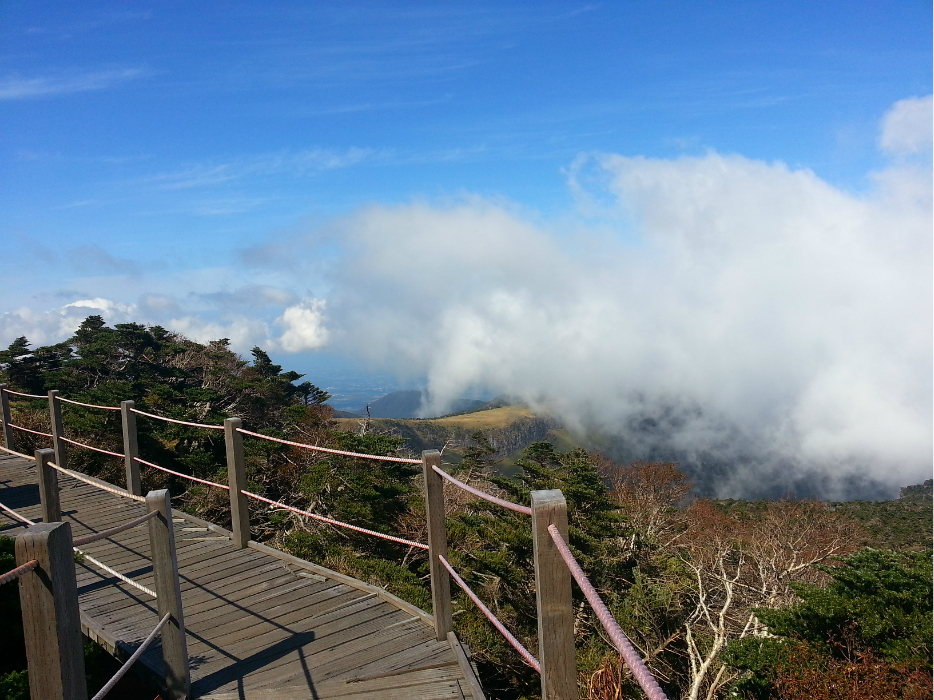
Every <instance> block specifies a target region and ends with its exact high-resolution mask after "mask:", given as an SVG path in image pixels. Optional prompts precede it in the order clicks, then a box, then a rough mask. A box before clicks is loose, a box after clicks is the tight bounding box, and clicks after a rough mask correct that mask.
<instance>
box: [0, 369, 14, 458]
mask: <svg viewBox="0 0 934 700" xmlns="http://www.w3.org/2000/svg"><path fill="white" fill-rule="evenodd" d="M6 388H7V385H6V384H0V415H2V416H3V442H4V443H5V444H6V448H7V449H8V450H15V449H16V448H15V447H13V428H11V427H10V423H12V422H13V418H12V417H11V416H10V395H9V394H8V393H6Z"/></svg>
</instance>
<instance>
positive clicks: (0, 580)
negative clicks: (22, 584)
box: [0, 559, 39, 586]
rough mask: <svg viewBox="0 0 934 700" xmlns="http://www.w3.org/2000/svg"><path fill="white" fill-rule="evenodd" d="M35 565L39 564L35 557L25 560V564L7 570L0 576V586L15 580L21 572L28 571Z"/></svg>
mask: <svg viewBox="0 0 934 700" xmlns="http://www.w3.org/2000/svg"><path fill="white" fill-rule="evenodd" d="M37 566H39V561H38V560H37V559H33V560H31V561H27V562H26V563H25V564H21V565H20V566H17V567H16V568H15V569H13V570H12V571H7V572H6V573H5V574H3V576H0V586H2V585H3V584H4V583H9V582H10V581H15V580H16V579H18V578H19V577H20V576H22V575H23V574H26V573H29V572H30V571H32V570H33V569H35V568H36V567H37Z"/></svg>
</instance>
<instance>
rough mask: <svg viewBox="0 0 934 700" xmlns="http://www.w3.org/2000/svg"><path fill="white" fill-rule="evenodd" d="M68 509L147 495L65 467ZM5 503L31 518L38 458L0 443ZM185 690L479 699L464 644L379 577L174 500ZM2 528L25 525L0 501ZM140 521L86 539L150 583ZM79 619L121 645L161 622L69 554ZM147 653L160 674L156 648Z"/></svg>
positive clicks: (81, 520)
mask: <svg viewBox="0 0 934 700" xmlns="http://www.w3.org/2000/svg"><path fill="white" fill-rule="evenodd" d="M59 485H60V487H61V505H62V519H63V520H64V521H66V522H70V523H71V526H72V533H73V535H74V536H75V537H80V536H82V535H85V534H89V533H91V532H97V531H100V530H103V529H106V528H108V527H113V526H115V525H119V524H120V523H123V522H126V521H128V520H130V519H132V518H135V517H138V516H140V515H143V514H144V513H145V512H146V509H145V506H144V505H143V504H141V503H137V502H134V501H130V500H127V499H123V498H120V497H119V496H115V495H112V494H109V493H106V492H104V491H101V490H99V489H97V488H94V487H93V486H90V485H88V484H84V483H81V482H79V481H76V480H74V479H72V478H70V477H67V476H65V475H61V474H60V475H59ZM0 502H2V503H3V504H4V505H6V506H7V507H9V508H13V509H14V510H16V511H18V512H19V513H21V514H22V515H24V516H26V517H27V518H30V519H31V520H34V521H39V520H40V519H41V516H40V508H39V490H38V486H37V476H36V469H35V464H34V463H33V462H31V461H29V460H26V459H21V458H19V457H10V456H0ZM173 516H174V518H173V520H174V524H175V538H176V544H177V552H178V564H179V574H180V577H181V589H182V603H183V611H184V617H185V627H186V631H187V639H188V654H189V658H190V663H191V680H192V697H193V698H203V699H204V700H253V699H256V700H280V699H281V700H286V699H288V700H324V699H325V698H328V699H331V700H484V698H483V694H482V691H480V689H479V685H478V684H477V682H476V678H475V676H474V674H473V671H472V669H471V667H470V664H469V662H468V660H467V657H466V656H465V653H464V650H463V649H462V648H461V645H460V644H459V643H458V642H457V641H456V638H453V635H452V638H451V639H450V640H449V641H447V642H439V641H437V640H436V638H435V633H434V630H433V627H432V623H431V617H430V616H429V615H427V613H425V612H424V611H422V610H419V609H417V608H415V607H413V606H411V605H409V604H407V603H405V602H403V601H401V600H399V599H398V598H395V597H394V596H392V595H390V594H388V593H386V592H385V591H384V590H382V589H381V588H376V587H374V586H370V585H367V584H365V583H362V582H360V581H357V580H355V579H351V578H349V577H346V576H342V575H341V574H338V573H336V572H333V571H330V570H328V569H325V568H323V567H319V566H316V565H314V564H311V563H309V562H306V561H303V560H300V559H296V558H294V557H290V556H289V555H287V554H283V553H282V552H278V551H276V550H273V549H270V548H268V547H265V546H263V545H258V544H255V543H252V542H251V543H250V546H249V547H248V548H247V549H239V548H237V547H235V546H234V545H233V543H232V542H231V539H230V533H229V532H228V531H227V530H224V529H222V528H220V527H218V526H216V525H213V524H211V523H207V522H204V521H203V520H200V519H198V518H195V517H193V516H190V515H187V514H186V513H182V512H179V511H173ZM0 523H3V527H2V528H0V529H2V531H3V534H5V535H8V536H14V535H15V534H16V533H17V532H19V531H20V530H21V529H22V528H23V527H24V525H23V524H22V523H20V522H18V521H16V520H15V519H13V518H12V517H11V516H9V515H7V514H5V513H0ZM146 533H147V531H146V528H145V527H139V528H135V529H133V530H129V531H127V532H124V533H121V534H118V535H116V536H115V537H114V538H112V539H109V540H102V541H99V542H95V543H93V544H90V545H87V546H85V547H82V551H84V552H86V553H87V554H88V555H89V556H91V557H94V558H96V559H98V560H100V561H101V562H102V563H104V564H106V565H107V566H110V567H112V568H113V569H116V570H118V571H120V572H121V573H123V574H125V575H127V576H130V577H131V578H133V579H135V580H136V581H138V582H139V583H141V584H143V585H145V586H149V587H152V586H153V580H152V579H153V577H152V566H151V563H150V558H149V538H148V536H147V534H146ZM76 569H77V575H78V594H79V601H80V606H81V618H82V628H83V631H84V632H85V634H87V635H88V636H89V637H90V638H92V639H94V640H95V641H98V642H99V643H100V644H102V645H103V646H104V647H105V648H107V649H108V650H109V651H110V652H111V653H113V654H114V655H115V656H117V657H118V658H126V657H128V656H129V655H130V654H131V653H132V652H133V650H134V649H135V648H136V647H137V646H138V645H139V643H140V642H141V641H142V640H143V639H144V638H145V637H146V635H147V634H148V633H149V632H150V631H151V630H152V628H153V627H154V626H155V625H156V623H157V622H158V620H159V618H158V615H157V614H156V608H155V605H154V603H155V601H154V600H153V599H152V598H151V597H150V596H148V595H147V594H145V593H142V592H140V591H137V590H136V589H135V588H132V587H131V586H129V585H127V584H125V583H122V582H121V581H119V580H118V579H116V578H115V577H113V576H111V575H109V574H106V573H104V572H102V571H101V570H100V569H98V568H96V567H95V566H93V565H91V564H88V563H81V564H79V565H77V567H76ZM141 663H142V664H143V665H144V667H145V668H146V669H148V670H149V671H151V672H152V673H153V675H154V677H160V676H162V677H164V674H163V670H162V650H161V648H159V646H158V643H156V644H154V645H153V646H152V647H150V648H149V649H148V650H147V651H146V653H145V654H143V656H142V658H141Z"/></svg>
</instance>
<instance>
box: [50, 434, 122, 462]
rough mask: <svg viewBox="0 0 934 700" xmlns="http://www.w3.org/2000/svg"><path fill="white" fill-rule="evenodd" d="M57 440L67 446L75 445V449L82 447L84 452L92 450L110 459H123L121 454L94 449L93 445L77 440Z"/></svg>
mask: <svg viewBox="0 0 934 700" xmlns="http://www.w3.org/2000/svg"><path fill="white" fill-rule="evenodd" d="M59 440H61V441H62V442H67V443H68V444H69V445H75V446H76V447H83V448H84V449H86V450H94V451H95V452H100V453H101V454H105V455H110V456H111V457H119V458H120V459H123V456H124V455H123V453H122V452H111V451H110V450H102V449H101V448H100V447H94V446H93V445H86V444H84V443H83V442H78V441H77V440H69V439H68V438H66V437H60V438H59Z"/></svg>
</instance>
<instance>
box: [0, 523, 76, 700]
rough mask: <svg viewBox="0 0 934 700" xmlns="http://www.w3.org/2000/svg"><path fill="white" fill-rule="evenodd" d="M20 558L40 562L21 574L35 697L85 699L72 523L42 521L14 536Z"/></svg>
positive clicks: (43, 699) (21, 561)
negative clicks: (29, 570) (72, 546)
mask: <svg viewBox="0 0 934 700" xmlns="http://www.w3.org/2000/svg"><path fill="white" fill-rule="evenodd" d="M15 549H16V564H17V566H19V565H22V564H25V563H26V562H28V561H31V560H33V559H35V560H37V561H38V562H39V565H38V567H37V568H36V569H34V570H33V571H31V572H29V573H26V574H25V575H23V576H21V577H20V579H19V595H20V603H21V607H22V609H23V633H24V635H25V638H26V657H27V660H28V666H29V692H30V696H31V697H32V700H84V699H85V698H87V687H86V686H85V679H84V651H83V644H82V641H81V618H80V616H79V613H78V595H77V589H76V586H75V564H74V558H73V557H72V553H71V526H70V525H69V524H68V523H39V524H38V525H34V526H33V527H31V528H29V529H28V530H26V531H25V532H23V533H21V534H20V535H19V536H18V537H17V538H16V547H15Z"/></svg>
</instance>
